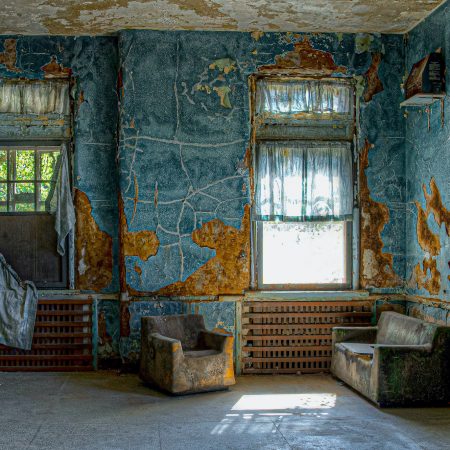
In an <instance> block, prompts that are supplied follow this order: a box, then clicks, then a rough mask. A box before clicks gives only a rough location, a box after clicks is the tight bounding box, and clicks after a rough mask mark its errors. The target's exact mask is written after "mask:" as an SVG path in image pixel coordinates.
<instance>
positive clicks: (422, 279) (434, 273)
mask: <svg viewBox="0 0 450 450" xmlns="http://www.w3.org/2000/svg"><path fill="white" fill-rule="evenodd" d="M428 271H430V278H427V274H428ZM413 277H414V280H415V282H416V284H417V287H418V288H419V289H422V288H423V289H426V290H427V291H428V292H429V293H430V294H431V295H437V294H439V291H440V289H441V273H440V272H439V270H438V269H437V263H436V260H435V259H433V258H431V257H430V258H424V259H423V263H422V268H421V267H420V263H417V265H416V266H415V267H414V271H413Z"/></svg>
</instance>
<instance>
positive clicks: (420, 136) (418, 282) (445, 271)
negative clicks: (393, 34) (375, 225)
mask: <svg viewBox="0 0 450 450" xmlns="http://www.w3.org/2000/svg"><path fill="white" fill-rule="evenodd" d="M449 20H450V9H449V6H448V4H446V5H444V6H443V7H441V8H440V9H439V10H438V11H436V12H435V13H433V14H432V15H431V16H430V17H428V18H427V19H426V20H425V21H424V22H422V23H421V24H420V25H419V26H418V27H417V28H415V29H414V30H413V31H412V32H411V33H410V34H409V35H408V40H407V46H406V69H407V70H408V71H409V70H411V67H412V65H413V64H414V63H415V62H417V61H419V60H420V59H422V58H423V57H424V56H426V55H427V54H429V53H430V52H432V51H435V50H436V49H438V48H442V51H443V54H444V57H445V63H446V66H447V68H448V67H450V35H449V32H450V28H449V26H448V22H449ZM449 85H450V84H449V78H448V70H447V89H448V86H449ZM406 116H407V119H406V166H405V176H406V198H407V209H406V280H407V293H408V294H409V295H412V296H415V297H418V298H421V297H425V298H431V299H435V300H439V301H442V302H445V303H447V304H448V303H449V302H450V279H449V276H450V265H449V263H450V237H449V231H450V227H449V222H450V217H449V211H448V208H450V184H449V178H448V174H449V172H450V158H449V151H450V124H449V121H448V117H450V105H449V102H448V100H447V99H446V101H445V106H444V126H443V127H441V108H440V103H439V102H438V103H436V104H434V105H432V106H431V112H430V122H431V129H430V131H429V132H428V131H427V114H426V111H425V108H408V109H407V111H406ZM416 310H417V308H415V309H414V311H416ZM427 315H428V316H429V315H430V310H428V311H427Z"/></svg>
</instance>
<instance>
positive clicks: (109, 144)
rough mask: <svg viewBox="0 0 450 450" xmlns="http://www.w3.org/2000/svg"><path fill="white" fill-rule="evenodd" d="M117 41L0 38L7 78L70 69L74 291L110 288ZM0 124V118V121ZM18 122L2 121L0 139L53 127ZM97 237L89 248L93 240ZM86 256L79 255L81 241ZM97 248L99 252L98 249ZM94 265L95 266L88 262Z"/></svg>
mask: <svg viewBox="0 0 450 450" xmlns="http://www.w3.org/2000/svg"><path fill="white" fill-rule="evenodd" d="M116 42H117V40H116V39H115V38H87V37H82V38H63V37H43V36H42V37H29V36H27V37H24V36H21V37H12V36H11V37H4V38H1V39H0V76H1V77H7V78H49V77H59V78H60V77H67V76H68V75H70V74H72V75H73V77H74V79H75V81H76V86H75V88H74V91H73V96H74V108H75V123H74V129H73V138H74V143H75V152H74V159H73V169H74V185H75V187H76V189H77V192H78V193H79V195H78V200H79V205H78V206H79V208H77V230H78V232H79V234H80V240H79V246H78V250H79V252H78V253H77V261H76V263H75V266H76V271H77V276H76V278H77V279H78V281H79V286H78V287H79V288H80V289H82V290H87V291H100V290H102V291H110V292H115V291H117V290H118V275H117V273H118V270H117V259H118V247H117V230H118V226H117V225H118V208H117V170H116V164H115V156H116V147H117V144H116V128H117V114H118V108H117V95H116V83H117V81H116V80H117V44H116ZM2 121H3V118H2ZM30 124H31V122H30V123H27V124H25V125H26V126H23V127H17V126H16V125H15V124H14V123H11V124H10V123H9V122H6V123H5V122H4V121H3V122H2V123H1V126H0V135H1V137H8V136H13V137H14V136H15V137H24V136H27V135H28V134H29V132H28V130H29V129H30V128H33V129H35V130H37V131H34V132H33V136H36V135H40V136H43V137H45V136H51V135H52V133H51V132H52V130H53V129H55V128H56V127H57V126H58V124H57V121H55V120H49V118H48V117H46V116H42V117H37V118H35V119H34V120H33V123H32V126H30ZM102 236H103V237H104V239H102V240H101V241H100V242H97V243H96V245H97V246H98V247H99V248H93V246H92V245H91V244H92V243H93V242H94V241H95V240H96V239H97V238H99V237H102ZM83 240H84V241H85V243H88V244H89V243H90V244H89V248H87V247H85V250H84V251H85V253H86V252H87V253H86V255H87V254H88V253H89V254H90V255H91V256H92V258H90V259H89V261H90V262H89V261H88V260H87V259H86V258H83V256H82V254H81V252H82V247H83V245H82V241H83ZM105 245H106V247H108V248H106V250H105ZM94 263H95V264H94Z"/></svg>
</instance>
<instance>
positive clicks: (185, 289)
mask: <svg viewBox="0 0 450 450" xmlns="http://www.w3.org/2000/svg"><path fill="white" fill-rule="evenodd" d="M192 239H193V241H194V242H195V243H196V244H197V245H199V246H200V247H208V248H211V249H214V250H216V256H214V258H212V259H211V260H209V261H208V262H207V263H206V264H204V265H203V266H202V267H200V268H199V269H198V270H197V271H196V272H195V273H193V274H192V275H191V276H190V277H188V278H187V279H186V281H184V282H182V281H179V282H177V283H174V284H171V285H169V286H167V287H165V288H163V289H161V290H160V291H158V294H160V295H224V294H241V293H242V292H243V291H244V290H245V289H248V287H249V285H250V206H249V205H246V206H245V210H244V217H243V218H242V223H241V227H240V229H239V230H238V229H236V228H234V227H231V226H228V225H225V224H224V223H223V222H222V221H220V220H218V219H214V220H211V221H210V222H207V223H205V224H204V225H203V226H202V227H201V228H199V229H198V230H195V231H194V232H193V233H192Z"/></svg>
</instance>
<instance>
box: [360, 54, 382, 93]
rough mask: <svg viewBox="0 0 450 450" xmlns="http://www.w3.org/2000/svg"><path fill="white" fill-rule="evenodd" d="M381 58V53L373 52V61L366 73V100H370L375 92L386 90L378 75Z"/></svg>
mask: <svg viewBox="0 0 450 450" xmlns="http://www.w3.org/2000/svg"><path fill="white" fill-rule="evenodd" d="M381 58H382V56H381V53H372V63H371V64H370V67H369V68H368V69H367V72H366V73H365V74H364V78H365V80H366V88H365V89H364V94H363V98H364V101H365V102H370V101H371V100H372V98H373V96H374V95H375V94H378V93H380V92H382V91H383V90H384V86H383V83H382V82H381V80H380V78H379V76H378V68H379V67H380V63H381Z"/></svg>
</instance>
